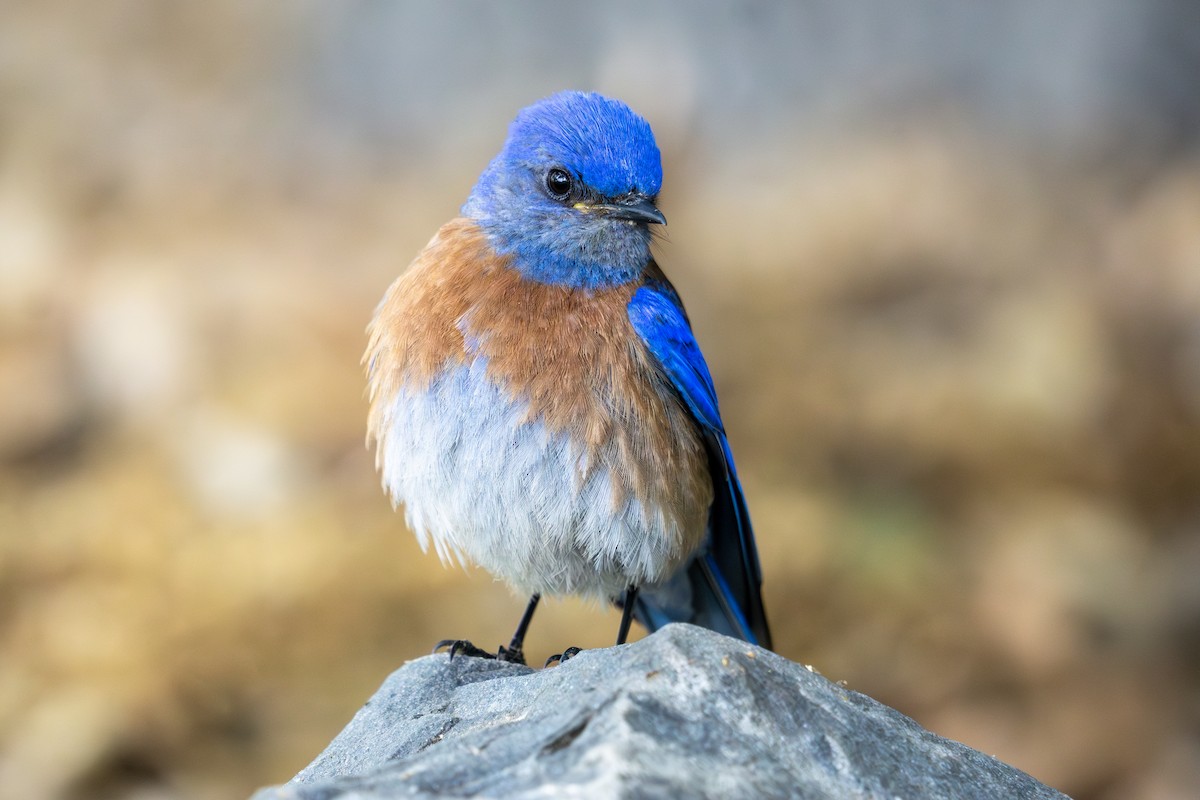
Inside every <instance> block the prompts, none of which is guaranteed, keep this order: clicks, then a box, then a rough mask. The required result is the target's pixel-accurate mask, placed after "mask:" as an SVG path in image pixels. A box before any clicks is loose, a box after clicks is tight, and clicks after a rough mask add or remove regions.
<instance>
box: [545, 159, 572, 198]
mask: <svg viewBox="0 0 1200 800" xmlns="http://www.w3.org/2000/svg"><path fill="white" fill-rule="evenodd" d="M546 191H547V192H549V193H550V196H551V197H553V198H554V199H555V200H566V199H567V197H569V196H570V194H571V176H570V175H568V174H567V171H566V170H565V169H562V168H560V167H555V168H554V169H552V170H550V171H549V172H547V173H546Z"/></svg>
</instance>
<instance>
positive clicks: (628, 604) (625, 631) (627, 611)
mask: <svg viewBox="0 0 1200 800" xmlns="http://www.w3.org/2000/svg"><path fill="white" fill-rule="evenodd" d="M637 594H638V587H636V586H630V587H629V588H628V589H626V590H625V603H624V604H623V606H622V608H621V627H619V628H617V644H625V640H626V639H628V638H629V625H630V623H632V622H633V604H634V602H636V601H637Z"/></svg>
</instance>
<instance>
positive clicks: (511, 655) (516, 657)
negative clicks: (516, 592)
mask: <svg viewBox="0 0 1200 800" xmlns="http://www.w3.org/2000/svg"><path fill="white" fill-rule="evenodd" d="M541 599H542V596H541V595H540V594H535V595H533V596H532V597H530V598H529V605H527V606H525V613H524V614H522V615H521V621H520V622H518V623H517V629H516V630H515V631H514V632H513V637H512V641H511V642H509V643H508V647H504V646H503V645H501V647H500V652H499V653H497V654H496V657H497V658H498V659H500V660H501V661H512V662H514V663H516V664H524V663H525V651H524V649H523V648H524V646H525V632H526V631H528V630H529V623H530V622H532V621H533V612H534V611H536V610H537V607H538V601H539V600H541Z"/></svg>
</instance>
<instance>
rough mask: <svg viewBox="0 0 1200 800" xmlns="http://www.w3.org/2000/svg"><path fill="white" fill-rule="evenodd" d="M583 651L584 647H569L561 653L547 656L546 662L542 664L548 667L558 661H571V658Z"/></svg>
mask: <svg viewBox="0 0 1200 800" xmlns="http://www.w3.org/2000/svg"><path fill="white" fill-rule="evenodd" d="M582 652H583V649H582V648H580V647H568V648H567V649H566V650H563V651H562V652H561V653H557V654H555V655H552V656H550V657H549V658H547V659H546V663H545V664H543V665H542V668H543V669H545V668H546V667H548V666H550V665H551V664H553V663H554V662H556V661H557V662H558V663H559V664H562V663H563V662H564V661H569V660H570V659H572V658H574V657H575V656H577V655H579V654H580V653H582Z"/></svg>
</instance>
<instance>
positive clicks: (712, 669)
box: [254, 625, 1065, 800]
mask: <svg viewBox="0 0 1200 800" xmlns="http://www.w3.org/2000/svg"><path fill="white" fill-rule="evenodd" d="M470 796H483V797H519V798H556V799H561V798H565V797H588V798H609V797H623V798H660V797H661V798H684V797H686V798H708V797H711V798H740V797H754V798H771V797H788V798H887V799H888V800H892V799H893V798H910V799H913V800H915V799H916V798H957V799H961V798H988V800H993V798H1062V797H1065V795H1063V794H1061V793H1059V792H1057V791H1055V790H1053V789H1050V788H1049V787H1047V786H1044V785H1042V784H1041V783H1038V782H1037V781H1035V780H1034V779H1033V778H1031V777H1029V776H1028V775H1026V774H1025V773H1023V772H1020V771H1019V770H1016V769H1014V768H1012V767H1010V766H1008V765H1006V764H1003V763H1001V762H999V761H997V760H995V759H994V758H990V757H988V756H985V755H983V754H982V753H979V752H977V751H975V750H972V749H970V748H969V747H966V746H964V745H961V744H958V743H956V742H952V741H949V740H947V739H943V738H941V737H939V736H935V735H934V734H932V733H930V732H928V731H926V730H924V729H923V728H921V727H920V726H919V725H917V724H916V723H915V722H913V721H912V720H911V719H909V718H908V717H905V716H904V715H902V714H900V713H899V712H897V711H894V710H892V709H890V708H888V707H887V706H883V705H880V704H879V703H877V702H875V701H874V700H872V699H871V698H869V697H866V696H865V695H861V694H858V693H857V692H852V691H850V690H848V689H844V688H842V687H840V686H838V685H837V684H834V683H830V682H829V681H828V680H826V679H825V678H822V677H821V676H820V675H817V674H815V673H813V672H811V671H809V670H808V669H806V668H804V667H802V666H800V665H799V664H795V663H792V662H791V661H788V660H786V659H784V658H781V657H780V656H777V655H774V654H773V653H770V652H767V651H765V650H761V649H759V648H756V647H751V646H748V645H746V644H745V643H743V642H739V641H737V640H734V639H730V638H727V637H724V636H721V635H719V634H716V633H712V632H710V631H706V630H703V629H701V628H696V627H692V626H689V625H670V626H668V627H666V628H664V629H662V630H661V631H659V632H658V633H656V634H654V635H653V636H650V637H648V638H646V639H643V640H642V641H640V642H636V643H634V644H631V645H627V646H625V647H619V648H610V649H607V650H592V651H585V652H583V653H581V654H580V655H578V656H576V657H575V658H574V659H572V660H570V661H568V662H567V663H565V664H563V665H561V666H558V667H554V668H552V669H545V670H532V669H529V668H527V667H521V666H515V665H512V664H501V663H497V662H495V661H488V660H485V659H475V658H465V657H461V656H460V657H458V658H455V659H454V660H453V661H450V660H449V658H448V657H447V656H445V655H434V656H427V657H425V658H421V659H418V660H416V661H412V662H409V663H408V664H406V665H405V666H404V667H402V668H401V669H399V670H397V671H396V672H395V673H393V674H392V675H391V676H390V677H389V678H388V679H387V680H386V681H385V682H384V684H383V686H382V687H381V688H380V689H379V691H378V692H376V693H375V696H374V697H372V698H371V699H370V700H369V701H368V702H367V704H366V705H365V706H364V707H363V708H362V710H361V711H359V712H358V714H357V715H356V716H355V717H354V719H353V720H352V721H351V722H350V724H349V725H347V726H346V729H345V730H344V731H342V733H341V734H340V735H339V736H338V737H337V738H336V739H334V741H333V742H332V743H331V744H330V745H329V747H328V748H327V749H326V750H325V752H323V753H322V754H321V755H320V756H318V757H317V759H316V761H314V762H313V763H312V764H310V765H309V766H308V767H306V768H305V769H304V770H302V771H301V772H300V774H298V775H297V776H296V777H295V778H293V779H292V781H291V782H289V783H287V784H286V785H284V786H279V787H273V788H269V789H264V790H262V791H260V792H259V793H258V794H256V795H255V798H254V800H285V798H287V799H288V800H296V799H303V800H332V799H333V798H343V799H344V800H349V798H410V797H418V798H424V797H470Z"/></svg>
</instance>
